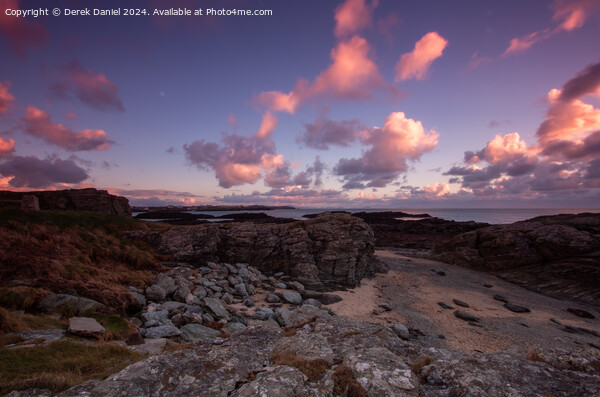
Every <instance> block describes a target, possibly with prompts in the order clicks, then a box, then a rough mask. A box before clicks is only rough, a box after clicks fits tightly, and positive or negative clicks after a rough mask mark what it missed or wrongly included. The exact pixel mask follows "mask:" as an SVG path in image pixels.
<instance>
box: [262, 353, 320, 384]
mask: <svg viewBox="0 0 600 397" xmlns="http://www.w3.org/2000/svg"><path fill="white" fill-rule="evenodd" d="M271 361H272V362H273V364H275V365H289V366H290V367H295V368H298V369H299V370H300V371H302V372H303V373H304V375H306V377H307V378H308V380H309V381H311V382H316V381H318V380H319V379H321V378H322V377H323V375H325V373H326V372H327V370H328V369H329V368H331V366H330V365H329V363H328V362H327V361H326V360H323V359H321V358H318V359H316V360H307V359H305V358H302V357H300V356H297V355H296V352H293V351H284V352H276V353H273V354H272V355H271Z"/></svg>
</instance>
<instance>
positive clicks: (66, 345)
mask: <svg viewBox="0 0 600 397" xmlns="http://www.w3.org/2000/svg"><path fill="white" fill-rule="evenodd" d="M142 358H143V356H142V355H140V354H138V353H134V352H132V351H130V350H129V349H127V348H124V347H121V346H115V345H110V344H97V345H86V344H82V343H76V342H72V341H59V342H54V343H51V344H48V345H44V346H36V347H29V348H26V349H6V348H0V394H5V393H8V392H10V391H12V390H24V389H28V388H34V387H36V388H41V389H50V390H52V391H53V392H60V391H62V390H65V389H68V388H69V387H72V386H74V385H77V384H79V383H82V382H84V381H86V380H89V379H104V378H106V377H107V376H109V375H111V374H113V373H115V372H118V371H120V370H121V369H123V368H125V367H126V366H127V365H130V364H132V363H134V362H136V361H139V360H140V359H142Z"/></svg>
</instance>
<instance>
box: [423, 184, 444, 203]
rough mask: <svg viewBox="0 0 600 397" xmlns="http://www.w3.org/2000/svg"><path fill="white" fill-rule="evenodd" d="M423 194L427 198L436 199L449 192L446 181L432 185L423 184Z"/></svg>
mask: <svg viewBox="0 0 600 397" xmlns="http://www.w3.org/2000/svg"><path fill="white" fill-rule="evenodd" d="M423 190H424V191H425V195H426V197H427V198H429V199H437V198H441V197H444V196H445V195H447V194H448V193H450V187H449V186H448V184H446V183H434V184H433V185H425V186H423Z"/></svg>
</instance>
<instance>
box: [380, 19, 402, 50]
mask: <svg viewBox="0 0 600 397" xmlns="http://www.w3.org/2000/svg"><path fill="white" fill-rule="evenodd" d="M401 22H402V20H401V19H400V17H399V16H398V13H396V12H391V13H389V14H388V16H386V17H385V18H382V19H379V20H378V21H377V30H378V31H379V33H380V34H381V35H382V36H383V37H385V39H386V40H387V41H388V43H390V44H392V43H393V42H394V28H396V26H398V25H400V23H401Z"/></svg>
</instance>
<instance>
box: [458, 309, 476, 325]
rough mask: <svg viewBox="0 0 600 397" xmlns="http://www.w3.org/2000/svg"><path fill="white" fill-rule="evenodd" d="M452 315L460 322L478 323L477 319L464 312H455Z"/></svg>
mask: <svg viewBox="0 0 600 397" xmlns="http://www.w3.org/2000/svg"><path fill="white" fill-rule="evenodd" d="M454 315H455V316H456V317H458V318H460V319H461V320H465V321H474V322H477V321H479V317H476V316H475V315H473V314H471V313H469V312H465V311H463V310H456V311H455V312H454Z"/></svg>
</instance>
